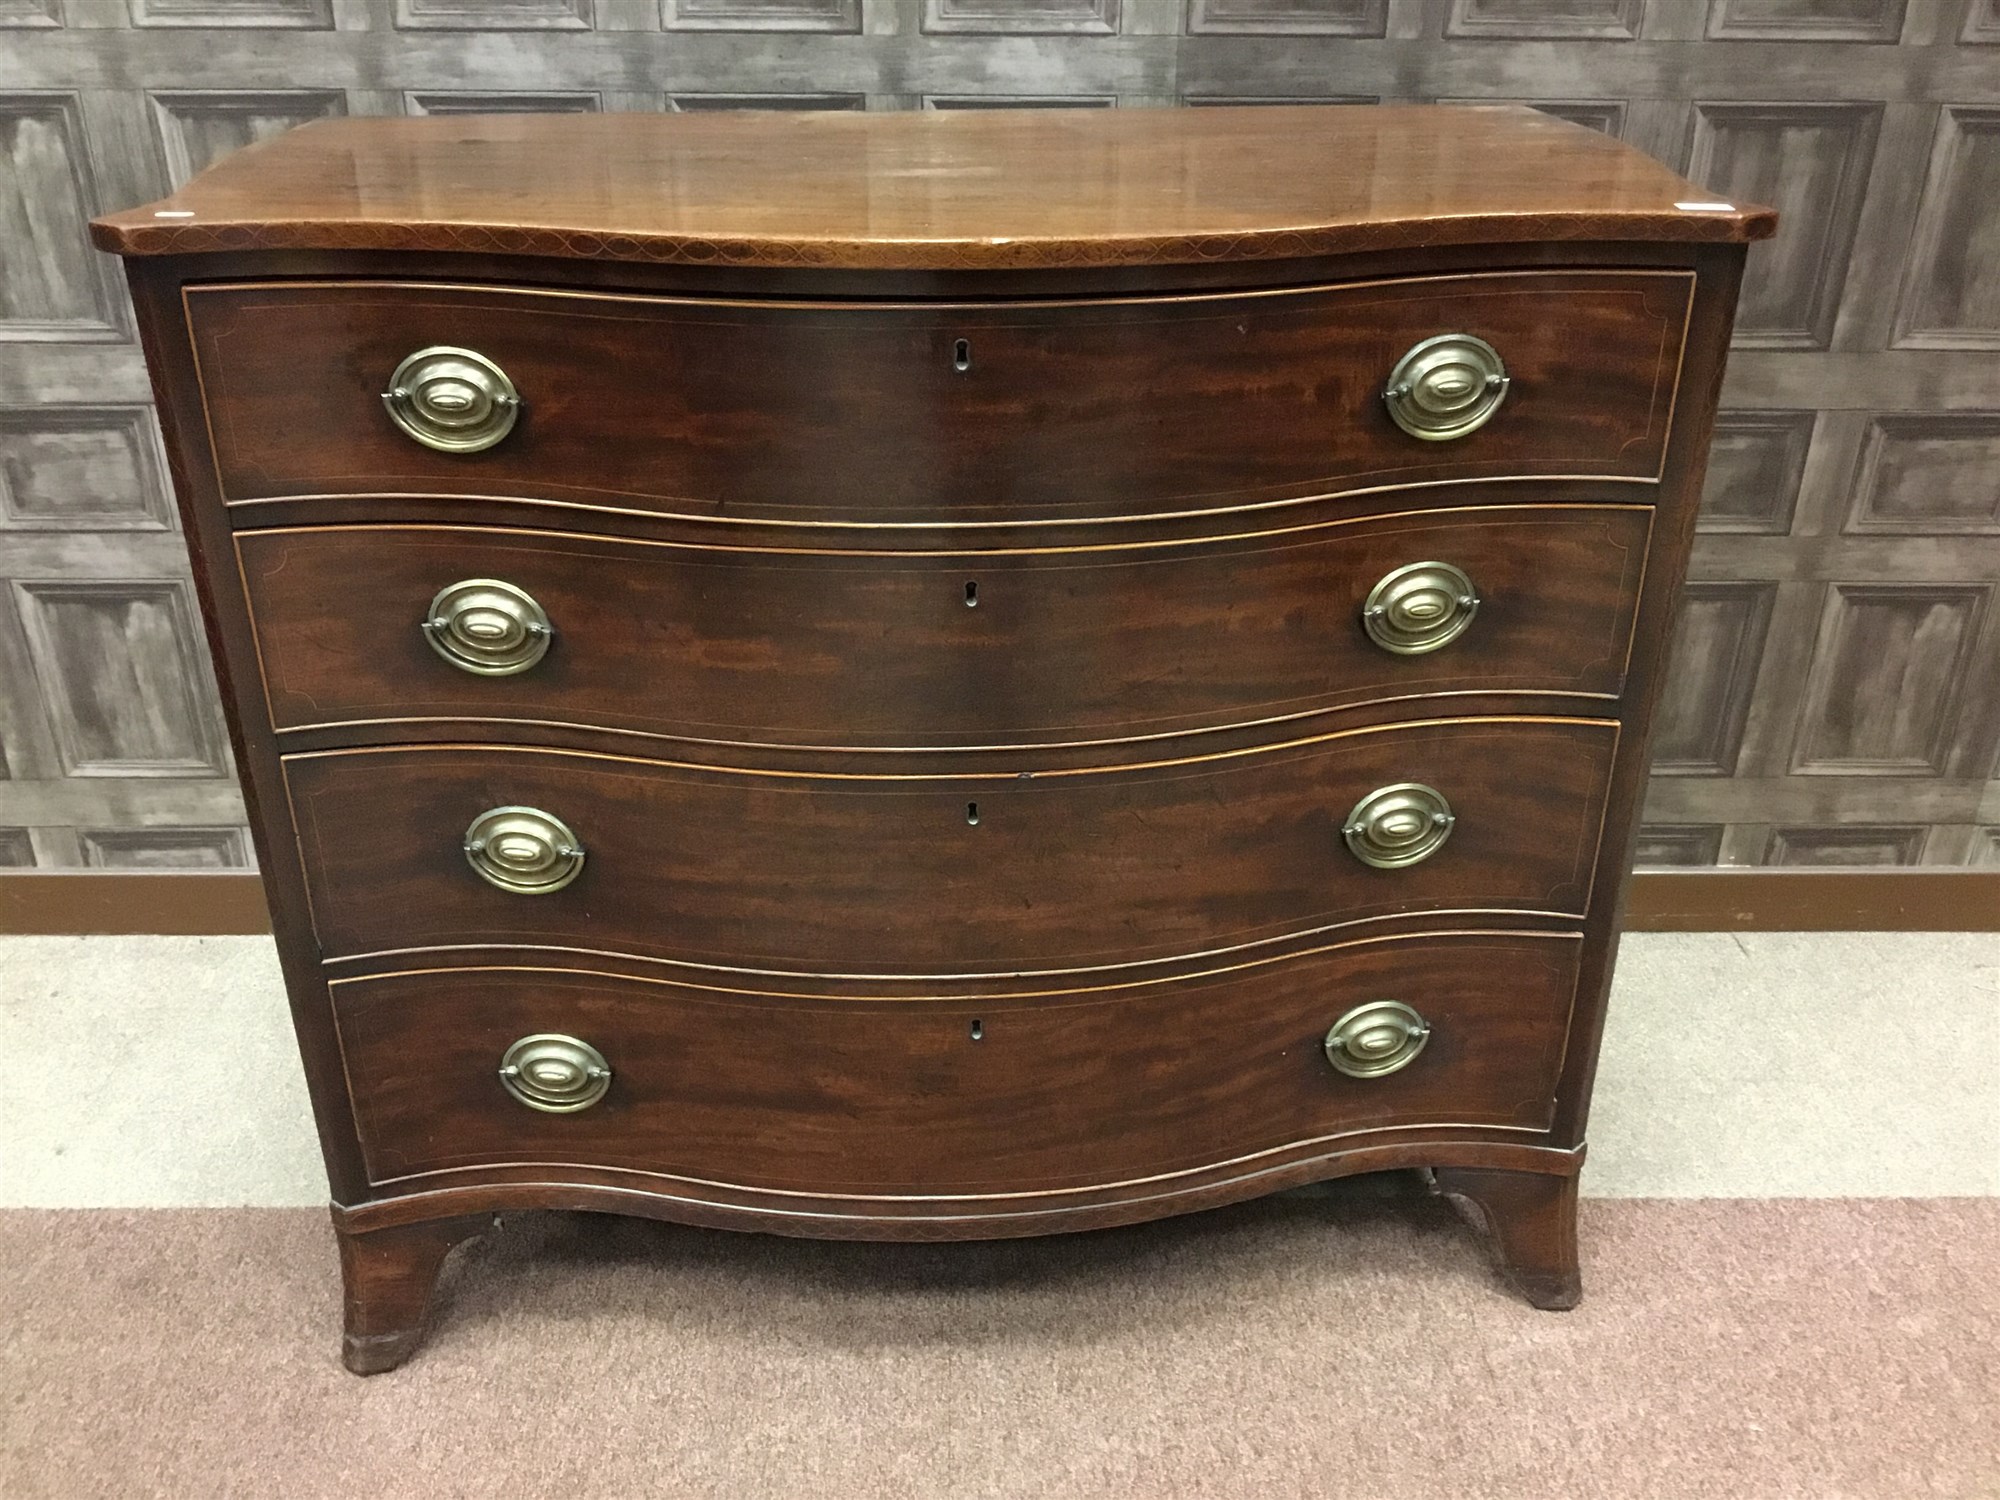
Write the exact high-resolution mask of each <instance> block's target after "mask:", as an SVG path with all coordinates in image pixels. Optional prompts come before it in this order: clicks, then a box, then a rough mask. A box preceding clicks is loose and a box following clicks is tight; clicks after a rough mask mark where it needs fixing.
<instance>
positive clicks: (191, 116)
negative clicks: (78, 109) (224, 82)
mask: <svg viewBox="0 0 2000 1500" xmlns="http://www.w3.org/2000/svg"><path fill="white" fill-rule="evenodd" d="M152 101H153V114H154V118H155V120H156V122H157V124H158V127H159V132H160V146H161V149H162V151H164V153H165V155H166V161H167V175H168V177H169V178H170V179H171V180H172V182H173V183H174V185H175V186H176V187H178V186H180V185H181V184H183V183H185V182H186V181H187V180H188V179H189V178H191V177H193V176H194V175H195V174H196V173H197V172H200V171H201V170H203V169H204V168H206V167H212V166H214V165H215V163H217V162H218V161H220V160H222V158H223V157H225V156H227V155H229V153H230V152H232V151H240V150H241V149H242V148H243V147H245V146H249V145H253V144H255V143H256V142H258V141H268V140H270V139H271V138H272V137H273V136H279V135H283V134H284V133H285V132H286V131H287V130H290V129H292V128H293V127H294V126H298V125H303V124H305V123H306V121H308V120H322V119H325V118H327V117H328V116H330V115H344V114H346V113H347V96H346V95H345V94H342V93H339V92H337V91H333V90H325V89H317V90H296V91H294V90H284V91H279V92H270V93H213V92H208V91H206V90H204V91H199V92H187V93H181V92H162V93H156V94H154V95H152Z"/></svg>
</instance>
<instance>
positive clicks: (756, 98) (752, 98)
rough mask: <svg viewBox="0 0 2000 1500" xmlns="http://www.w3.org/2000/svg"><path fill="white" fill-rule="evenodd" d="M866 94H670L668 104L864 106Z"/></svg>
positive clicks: (689, 108)
mask: <svg viewBox="0 0 2000 1500" xmlns="http://www.w3.org/2000/svg"><path fill="white" fill-rule="evenodd" d="M867 107H868V98H867V96H866V95H865V94H669V95H667V108H668V109H669V110H675V111H679V112H681V113H686V112H688V111H692V110H702V109H848V110H853V109H866V108H867Z"/></svg>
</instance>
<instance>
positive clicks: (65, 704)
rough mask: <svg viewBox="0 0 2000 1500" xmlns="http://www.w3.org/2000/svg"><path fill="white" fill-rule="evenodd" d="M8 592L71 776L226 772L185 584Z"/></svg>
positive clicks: (114, 583) (28, 586)
mask: <svg viewBox="0 0 2000 1500" xmlns="http://www.w3.org/2000/svg"><path fill="white" fill-rule="evenodd" d="M14 588H15V594H16V603H17V605H18V607H19V609H20V613H21V620H22V624H23V626H24V627H25V629H26V631H27V637H28V646H29V652H30V655H31V657H32V658H33V661H34V667H35V674H36V677H37V678H38V679H39V681H40V684H41V692H42V700H43V702H44V704H45V705H46V706H47V709H48V713H49V718H50V723H51V727H52V729H53V730H54V734H55V742H56V749H57V753H58V755H59V756H60V758H61V761H62V765H63V770H64V771H65V772H66V773H67V774H69V775H71V776H219V775H222V774H224V771H225V769H226V766H225V759H224V751H223V739H222V730H221V725H220V723H219V722H218V720H219V710H218V706H217V704H216V702H215V699H214V690H213V688H212V687H211V686H210V683H209V675H208V671H207V666H206V661H205V657H204V655H203V653H202V650H201V646H200V642H199V631H198V629H197V626H196V623H195V613H194V609H193V605H192V601H191V600H190V599H189V597H188V589H187V586H186V585H185V584H182V583H179V582H176V581H171V580H151V579H148V580H139V581H133V582H126V581H122V580H116V579H91V580H88V581H79V582H46V583H44V582H29V583H16V584H15V585H14Z"/></svg>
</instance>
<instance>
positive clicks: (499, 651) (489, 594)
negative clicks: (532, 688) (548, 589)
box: [423, 578, 555, 677]
mask: <svg viewBox="0 0 2000 1500" xmlns="http://www.w3.org/2000/svg"><path fill="white" fill-rule="evenodd" d="M423 629H424V639H425V640H427V641H429V642H430V643H431V649H432V650H433V651H435V652H437V654H438V655H439V656H442V657H443V658H444V659H445V660H446V661H448V662H450V663H451V664H452V665H453V666H454V667H457V668H458V669H459V670H460V671H463V672H473V673H477V674H478V675H479V676H481V677H511V676H513V675H514V673H516V672H525V671H527V670H528V668H530V667H532V666H533V665H534V664H535V663H536V662H538V661H540V660H541V659H542V658H543V657H544V656H546V655H548V651H549V641H550V640H551V639H552V638H553V637H554V634H555V631H554V628H553V627H552V626H551V625H550V624H549V616H548V612H547V611H546V610H544V609H543V608H542V607H541V605H539V604H537V603H536V602H535V598H534V595H532V594H530V593H529V592H528V591H527V590H526V589H523V588H517V587H515V585H513V584H511V583H507V582H504V581H503V580H501V579H498V578H464V579H461V580H459V581H458V582H457V583H452V584H447V585H445V587H443V588H441V589H439V590H438V591H437V594H436V596H435V597H434V598H433V599H432V600H431V607H430V611H429V613H428V614H426V615H425V617H424V626H423Z"/></svg>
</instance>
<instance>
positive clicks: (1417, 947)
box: [335, 932, 1579, 1212]
mask: <svg viewBox="0 0 2000 1500" xmlns="http://www.w3.org/2000/svg"><path fill="white" fill-rule="evenodd" d="M1578 946H1579V944H1578V941H1577V938H1576V935H1575V934H1574V933H1556V934H1545V935H1535V936H1530V935H1524V934H1520V933H1496V932H1482V933H1471V934H1464V933H1459V934H1446V935H1431V936H1426V937H1422V938H1414V937H1405V938H1398V939H1394V940H1389V941H1375V942H1359V943H1351V944H1348V945H1345V946H1340V947H1336V948H1332V949H1329V950H1325V951H1321V952H1316V953H1310V954H1307V955H1305V956H1302V957H1296V958H1288V959H1283V960H1278V961H1276V962H1268V963H1261V964H1257V963H1253V964H1249V965H1247V966H1243V967H1239V968H1234V969H1225V970H1224V971H1222V972H1219V973H1209V974H1203V975H1198V976H1196V977H1193V978H1187V979H1177V980H1170V981H1161V982H1156V983H1151V984H1139V985H1124V986H1119V985H1096V986H1084V987H1080V988H1077V989H1074V990H1071V991H1068V992H1061V991H1058V992H1054V993H1040V994H1036V993H1027V994H1015V995H1000V996H984V997H980V998H977V999H964V1000H931V1001H897V1000H885V1001H873V1002H870V1001H856V1000H843V1001H829V1000H823V999H812V998H806V997H799V996H792V997H786V996H778V995H758V996H750V995H737V994H727V993H718V992H715V991H712V990H703V989H697V988H693V987H690V986H686V985H680V984H665V983H654V984H641V983H636V982H634V981H632V980H629V979H620V978H616V977H613V976H608V975H593V974H588V973H579V972H574V971H570V970H563V969H548V968H541V969H535V968H521V967H511V966H510V967H500V966H496V967H486V968H468V969H458V970H445V971H436V970H430V971H425V972H422V973H409V974H398V975H389V976H386V977H382V978H374V979H363V980H355V981H352V982H343V983H341V984H339V985H337V986H336V987H335V1010H336V1013H337V1016H338V1018H339V1024H340V1036H341V1046H342V1050H343V1052H344V1053H345V1055H346V1058H347V1066H348V1068H349V1070H350V1072H351V1073H352V1074H353V1075H354V1077H355V1079H356V1085H357V1087H356V1092H357V1096H358V1097H359V1098H360V1099H361V1100H362V1109H361V1137H362V1146H363V1149H364V1151H365V1153H366V1157H367V1161H368V1168H369V1173H370V1175H371V1177H373V1178H374V1179H375V1180H376V1181H377V1182H382V1183H386V1182H389V1181H393V1180H396V1179H401V1178H408V1177H414V1176H419V1175H426V1174H449V1175H450V1176H451V1177H452V1179H453V1180H454V1181H461V1180H463V1181H476V1180H478V1178H479V1177H480V1175H481V1173H482V1169H485V1168H490V1167H495V1166H499V1165H502V1164H505V1163H513V1162H538V1163H548V1162H557V1163H561V1162H569V1163H574V1164H576V1165H581V1166H595V1167H603V1168H607V1169H613V1170H616V1171H621V1172H626V1173H630V1174H634V1175H635V1176H638V1177H645V1176H666V1177H671V1178H675V1179H678V1181H677V1183H676V1187H677V1189H679V1190H681V1191H692V1190H694V1189H695V1188H696V1187H697V1186H698V1184H699V1183H700V1182H701V1181H702V1180H704V1179H711V1178H715V1177H721V1178H722V1179H724V1180H726V1181H728V1182H732V1183H736V1184H740V1185H742V1186H743V1187H745V1188H748V1189H753V1190H756V1191H760V1192H765V1193H783V1192H809V1193H813V1194H815V1195H824V1196H832V1197H847V1198H852V1199H856V1200H870V1201H868V1202H866V1203H863V1202H856V1203H855V1204H854V1205H853V1206H854V1208H855V1209H856V1210H860V1209H862V1208H864V1207H865V1208H866V1209H867V1210H868V1211H871V1212H895V1211H897V1210H896V1207H895V1205H894V1203H893V1202H891V1201H890V1200H892V1199H894V1198H897V1197H900V1196H905V1195H909V1194H921V1195H924V1196H926V1197H928V1198H931V1199H932V1200H934V1201H933V1202H932V1205H931V1207H932V1211H934V1212H935V1211H949V1208H950V1206H951V1205H952V1204H953V1202H954V1200H958V1199H961V1198H972V1199H978V1198H986V1197H991V1196H993V1195H996V1194H1009V1195H1015V1194H1026V1195H1029V1196H1030V1197H1034V1196H1038V1195H1044V1194H1056V1195H1060V1194H1064V1193H1070V1192H1075V1191H1080V1190H1104V1191H1106V1192H1109V1193H1112V1194H1114V1195H1115V1194H1116V1193H1119V1192H1122V1193H1124V1194H1125V1195H1127V1196H1132V1195H1137V1194H1141V1193H1148V1194H1149V1193H1152V1192H1156V1191H1157V1190H1158V1188H1159V1186H1160V1184H1159V1183H1157V1182H1155V1181H1153V1180H1152V1179H1155V1178H1158V1177H1161V1176H1170V1175H1175V1174H1195V1173H1200V1172H1203V1171H1206V1170H1209V1169H1212V1168H1215V1167H1217V1166H1218V1165H1220V1164H1222V1163H1225V1162H1230V1161H1244V1160H1249V1159H1264V1158H1274V1159H1275V1158H1291V1157H1297V1156H1305V1155H1312V1154H1324V1153H1325V1152H1326V1151H1327V1150H1329V1149H1331V1148H1332V1146H1333V1145H1334V1144H1335V1143H1336V1142H1337V1141H1338V1140H1339V1139H1340V1138H1342V1137H1345V1136H1352V1135H1356V1134H1360V1133H1365V1132H1384V1131H1395V1130H1406V1129H1409V1128H1411V1127H1415V1126H1447V1127H1455V1126H1476V1127H1493V1128H1500V1129H1510V1130H1520V1131H1531V1132H1539V1131H1543V1130H1546V1129H1547V1127H1548V1122H1549V1113H1550V1110H1551V1107H1552V1103H1551V1096H1552V1094H1553V1091H1554V1088H1555V1080H1556V1075H1557V1073H1558V1071H1559V1070H1560V1068H1561V1066H1562V1048H1563V1037H1564V1031H1565V1023H1566V1022H1567V1020H1568V1018H1569V1007H1570V1002H1571V997H1572V995H1573V993H1574V991H1575V982H1576V958H1577V951H1576V950H1577V948H1578ZM1384 996H1388V997H1399V998H1403V999H1406V1000H1408V1001H1409V1002H1411V1003H1412V1004H1413V1005H1414V1006H1415V1007H1416V1008H1417V1009H1418V1010H1419V1011H1420V1012H1421V1013H1422V1014H1423V1016H1424V1019H1425V1020H1427V1021H1428V1022H1429V1023H1430V1025H1431V1035H1430V1038H1429V1040H1428V1041H1427V1042H1426V1044H1425V1046H1424V1050H1423V1051H1422V1052H1420V1053H1419V1054H1418V1055H1417V1057H1416V1059H1415V1061H1413V1062H1412V1063H1410V1064H1409V1065H1408V1066H1407V1067H1405V1068H1403V1069H1401V1070H1400V1071H1398V1072H1395V1073H1392V1074H1389V1075H1388V1076H1386V1077H1383V1078H1352V1077H1348V1076H1346V1075H1344V1074H1341V1073H1338V1072H1336V1071H1335V1070H1334V1069H1333V1067H1332V1066H1331V1065H1330V1064H1329V1063H1328V1062H1327V1059H1326V1054H1325V1051H1324V1048H1323V1045H1322V1044H1323V1042H1324V1040H1325V1037H1326V1033H1327V1029H1328V1027H1330V1026H1331V1025H1332V1024H1333V1023H1334V1021H1336V1020H1337V1019H1339V1017H1340V1016H1341V1014H1342V1013H1343V1012H1345V1011H1347V1010H1348V1009H1349V1008H1351V1007H1352V1006H1355V1005H1357V1004H1360V1003H1361V1002H1363V1001H1366V1000H1373V999H1376V998H1378V997H1384ZM538 1030H550V1031H559V1032H564V1033H568V1034H571V1035H574V1036H578V1037H581V1038H583V1039H584V1040H586V1041H588V1042H590V1043H591V1045H593V1046H595V1047H596V1048H597V1049H598V1050H599V1051H601V1052H602V1053H603V1054H604V1056H605V1057H606V1059H607V1060H608V1061H609V1062H610V1064H611V1068H612V1073H613V1080H612V1085H611V1092H610V1093H609V1094H607V1095H606V1096H605V1099H604V1101H603V1103H602V1104H600V1105H598V1106H596V1107H594V1108H592V1109H589V1110H585V1111H583V1112H582V1113H580V1114H575V1115H564V1116H548V1115H537V1114H535V1113H534V1112H533V1111H531V1110H528V1109H526V1108H524V1107H523V1106H521V1105H520V1104H518V1103H516V1102H515V1101H514V1100H512V1099H511V1098H509V1097H508V1096H507V1095H505V1094H504V1093H502V1092H501V1091H500V1090H499V1089H497V1088H494V1087H492V1086H491V1084H492V1079H491V1077H490V1075H491V1073H492V1071H493V1069H494V1068H495V1067H497V1066H498V1063H499V1059H500V1055H501V1053H502V1052H504V1051H505V1050H506V1048H507V1045H508V1044H509V1043H510V1042H512V1041H513V1040H514V1039H515V1038H516V1037H518V1036H521V1035H524V1034H527V1033H531V1032H534V1031H538ZM774 1202H775V1200H774ZM962 1206H964V1207H967V1208H975V1207H982V1206H983V1207H985V1208H989V1209H990V1208H991V1207H992V1206H993V1205H991V1204H986V1205H978V1204H964V1205H962ZM1016 1206H1017V1207H1026V1206H1030V1205H1016Z"/></svg>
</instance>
